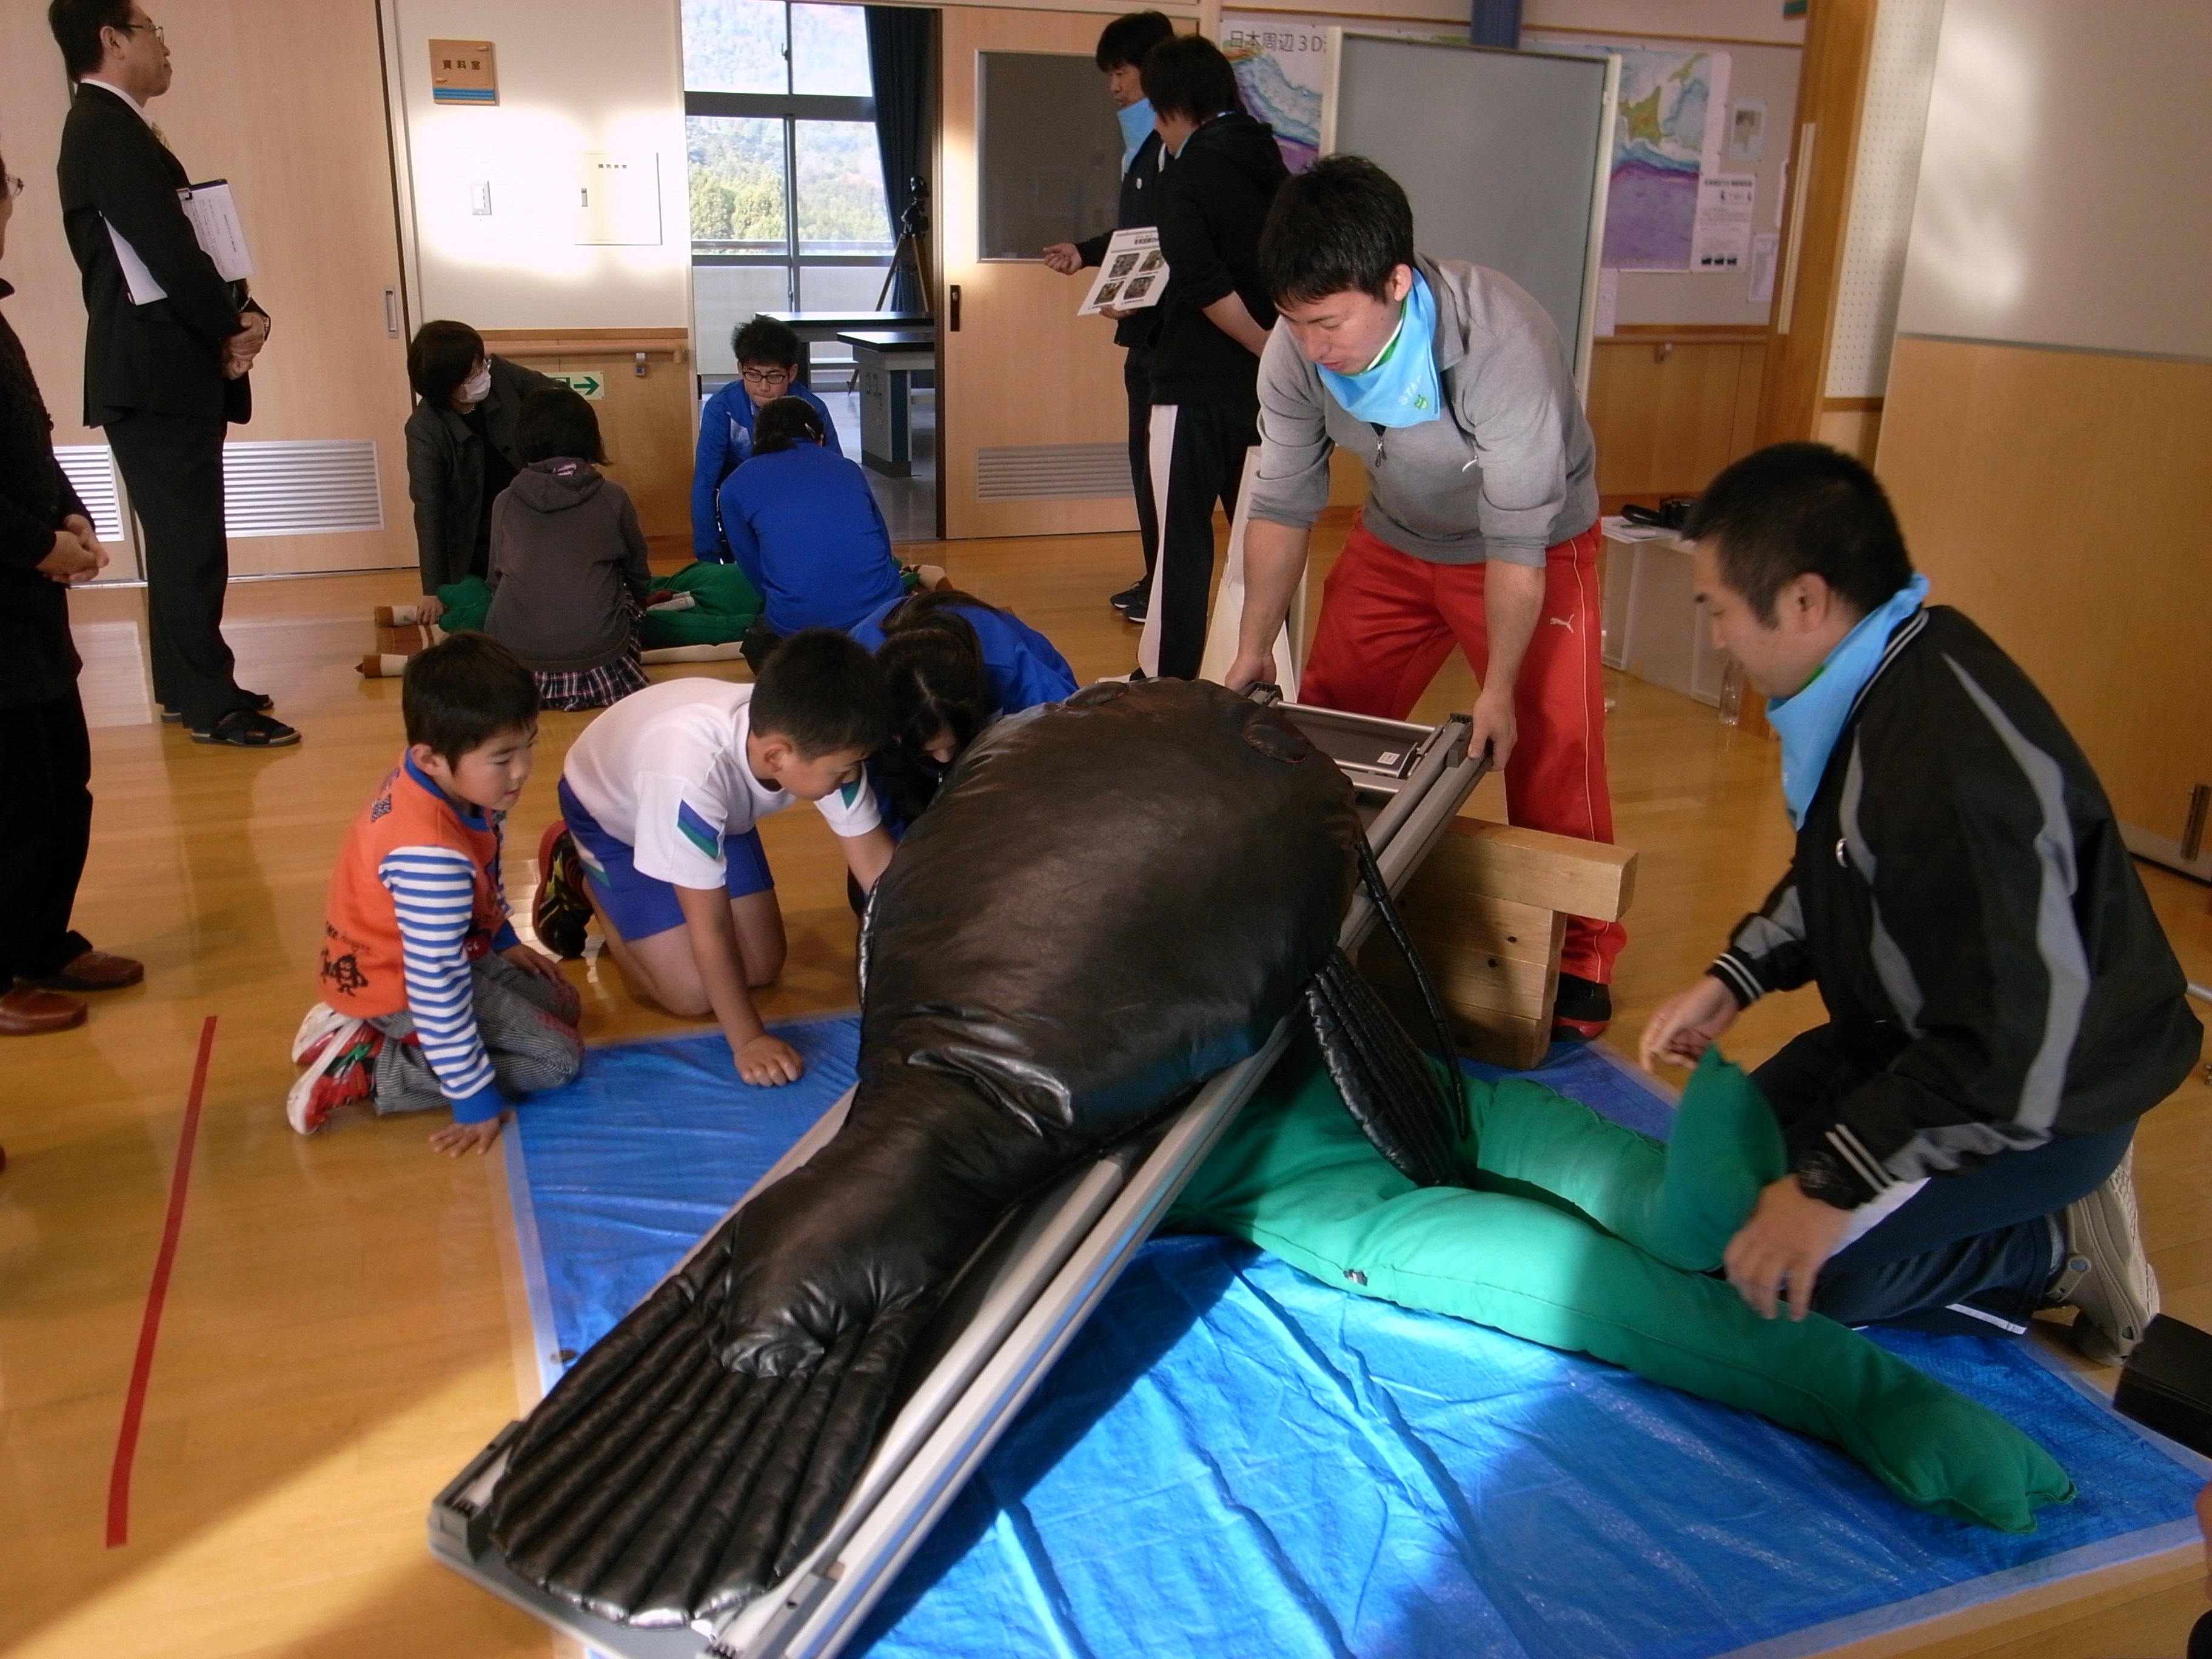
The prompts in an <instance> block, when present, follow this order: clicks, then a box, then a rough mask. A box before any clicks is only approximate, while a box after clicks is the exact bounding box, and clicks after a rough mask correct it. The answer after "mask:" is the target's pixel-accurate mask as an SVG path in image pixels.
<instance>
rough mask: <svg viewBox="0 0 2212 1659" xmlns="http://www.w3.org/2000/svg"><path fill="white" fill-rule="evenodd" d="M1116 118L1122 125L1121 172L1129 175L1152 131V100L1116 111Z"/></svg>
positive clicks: (1143, 99) (1146, 99) (1142, 100)
mask: <svg viewBox="0 0 2212 1659" xmlns="http://www.w3.org/2000/svg"><path fill="white" fill-rule="evenodd" d="M1114 118H1115V120H1116V121H1119V122H1120V123H1121V171H1122V172H1124V173H1127V171H1128V170H1129V167H1130V164H1131V163H1133V161H1136V159H1137V152H1138V151H1139V150H1140V149H1143V148H1144V147H1145V138H1146V135H1147V134H1149V133H1150V132H1151V131H1152V100H1151V99H1149V98H1139V100H1137V101H1136V102H1135V103H1133V104H1132V105H1130V106H1128V108H1127V109H1117V110H1115V112H1114Z"/></svg>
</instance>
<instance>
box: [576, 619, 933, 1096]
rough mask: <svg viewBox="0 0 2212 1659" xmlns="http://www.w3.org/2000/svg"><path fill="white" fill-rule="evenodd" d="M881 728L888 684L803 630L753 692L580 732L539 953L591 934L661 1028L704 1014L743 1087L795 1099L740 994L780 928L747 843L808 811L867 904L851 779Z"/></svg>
mask: <svg viewBox="0 0 2212 1659" xmlns="http://www.w3.org/2000/svg"><path fill="white" fill-rule="evenodd" d="M889 728H890V694H889V693H888V691H887V690H885V687H884V676H883V671H882V670H881V669H879V668H878V666H877V665H876V660H875V659H874V658H873V657H872V656H870V655H869V654H868V653H867V652H866V650H865V649H863V648H862V647H860V646H859V645H857V644H855V643H854V641H853V640H852V639H851V638H850V636H848V635H845V634H842V633H839V632H837V631H836V630H835V629H826V628H810V629H801V630H800V631H799V632H798V633H795V634H793V635H791V636H790V637H789V638H788V639H786V640H785V641H782V642H781V645H779V646H778V647H776V650H775V654H774V655H773V656H771V657H770V658H769V659H768V661H767V662H766V663H764V664H763V665H762V667H761V669H760V678H759V679H758V681H757V683H756V684H751V685H738V684H731V683H729V682H727V681H725V680H711V679H678V680H668V681H665V682H664V683H662V684H659V685H655V686H652V687H650V688H648V689H647V690H643V691H639V692H636V693H635V694H633V695H632V696H627V697H624V698H623V700H622V701H621V702H618V703H617V704H615V706H614V707H613V708H610V709H608V710H607V712H606V713H605V714H602V715H600V716H599V719H597V720H594V721H592V724H591V725H590V726H587V727H586V728H585V731H584V734H583V735H582V736H581V737H580V738H577V739H576V741H575V743H574V745H573V746H571V747H570V749H569V750H568V762H567V763H566V764H565V765H564V766H563V767H562V775H561V790H560V797H561V817H560V818H559V819H556V821H555V822H554V823H551V824H550V825H549V826H548V827H547V829H546V831H545V836H544V840H543V841H542V842H540V844H539V847H538V901H537V903H536V905H535V907H534V908H533V912H532V918H533V921H534V922H535V925H536V927H537V929H538V938H539V939H543V940H544V942H545V944H546V945H547V946H548V948H550V949H551V950H554V951H558V952H559V953H560V954H561V955H562V956H564V957H580V956H581V955H583V953H584V931H585V928H586V926H587V925H589V924H590V923H592V922H593V921H596V922H597V923H598V924H599V927H600V929H601V931H602V932H603V933H605V937H606V941H607V948H608V949H609V950H610V951H612V952H613V953H614V957H615V960H616V961H617V962H618V963H621V964H622V970H623V978H624V979H626V980H627V981H629V985H630V988H631V989H633V990H634V991H636V992H638V993H640V994H642V995H644V996H647V997H649V998H651V999H652V1000H653V1001H654V1002H657V1003H659V1005H660V1006H662V1007H664V1008H665V1009H667V1010H668V1012H671V1013H672V1014H682V1015H687V1016H697V1015H702V1014H712V1015H713V1016H714V1018H715V1019H716V1020H718V1021H719V1022H720V1024H721V1027H722V1031H723V1034H724V1035H725V1036H727V1037H728V1038H729V1041H730V1051H731V1053H732V1054H733V1055H734V1056H735V1058H736V1062H737V1068H738V1076H740V1077H742V1078H743V1079H744V1080H745V1081H746V1082H747V1083H749V1084H752V1085H756V1086H761V1085H775V1084H781V1083H795V1082H797V1081H798V1079H799V1074H800V1073H801V1071H802V1070H803V1069H804V1067H803V1066H802V1065H801V1062H800V1060H799V1052H798V1050H796V1049H795V1048H792V1047H791V1045H790V1044H789V1043H787V1042H784V1041H783V1040H782V1039H781V1037H776V1036H770V1035H769V1031H768V1030H767V1028H766V1027H765V1026H763V1024H761V1018H760V1015H759V1014H758V1013H757V1012H756V1011H755V1010H754V1007H753V1000H752V995H751V992H750V988H749V987H753V986H760V985H766V984H768V983H769V982H770V981H773V980H774V979H775V976H776V975H778V974H780V973H781V972H782V971H783V956H784V935H783V913H782V912H781V910H780V909H778V908H777V907H776V902H775V881H774V878H772V877H771V876H770V875H769V867H768V859H767V856H766V854H763V852H762V850H761V840H760V832H759V831H758V830H757V829H755V828H754V825H755V824H757V823H758V822H759V821H760V820H761V819H762V818H763V817H766V816H767V815H768V814H769V813H770V812H775V811H781V810H782V809H783V808H784V807H787V806H789V805H791V804H792V803H793V801H794V800H811V801H812V802H813V803H814V805H815V807H816V809H817V811H820V812H821V814H822V816H823V817H824V818H825V819H827V820H828V821H829V828H830V829H832V830H833V831H835V832H836V836H837V837H838V845H839V847H840V848H842V851H843V853H844V855H845V864H846V866H847V868H848V870H849V871H850V872H851V873H852V876H853V879H854V881H855V882H857V883H859V884H860V887H861V889H862V890H864V891H865V890H868V889H871V888H872V887H873V886H874V885H875V882H876V878H877V877H878V876H879V875H881V874H882V873H883V871H884V866H886V865H888V864H889V863H890V859H891V838H890V834H889V833H888V832H887V831H886V830H885V829H884V827H883V819H882V815H881V813H880V812H879V811H878V808H877V805H876V799H875V795H874V793H873V792H872V790H871V789H870V788H869V787H868V785H867V783H866V781H865V780H864V779H863V778H862V776H861V763H863V762H864V761H866V759H867V758H868V757H869V756H870V755H872V754H873V753H874V752H875V751H876V749H877V748H878V745H879V744H881V743H882V742H883V741H884V735H885V733H886V732H888V730H889Z"/></svg>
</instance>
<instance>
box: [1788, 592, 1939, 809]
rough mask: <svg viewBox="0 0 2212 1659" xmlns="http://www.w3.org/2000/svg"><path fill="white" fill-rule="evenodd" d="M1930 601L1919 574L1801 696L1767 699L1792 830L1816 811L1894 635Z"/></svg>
mask: <svg viewBox="0 0 2212 1659" xmlns="http://www.w3.org/2000/svg"><path fill="white" fill-rule="evenodd" d="M1927 597H1928V578H1927V577H1925V576H1923V575H1919V574H1915V575H1914V577H1913V578H1912V580H1911V581H1909V582H1907V583H1906V584H1905V586H1903V587H1900V588H1899V589H1898V590H1897V592H1894V593H1893V594H1891V595H1890V596H1889V599H1888V600H1887V603H1885V604H1883V605H1881V606H1879V607H1877V608H1876V609H1875V610H1873V611H1869V612H1868V613H1867V614H1866V615H1865V616H1863V617H1860V618H1859V621H1858V625H1857V627H1856V628H1854V629H1851V631H1850V633H1848V634H1846V635H1844V637H1843V638H1842V639H1841V640H1840V641H1838V642H1837V645H1836V648H1835V649H1834V650H1832V651H1831V652H1830V653H1828V655H1827V658H1826V660H1825V661H1824V662H1822V663H1821V665H1820V667H1819V668H1817V669H1815V670H1814V672H1813V678H1811V679H1809V680H1808V681H1806V682H1805V684H1803V685H1802V686H1801V687H1799V688H1798V690H1796V693H1795V694H1793V695H1792V696H1787V697H1770V698H1768V699H1767V702H1766V722H1767V724H1768V725H1770V726H1772V727H1773V728H1774V733H1775V735H1776V736H1777V737H1778V738H1781V739H1782V802H1783V805H1784V807H1785V808H1787V809H1788V811H1789V813H1790V828H1791V829H1802V827H1803V826H1804V823H1805V814H1806V813H1807V812H1808V811H1811V810H1812V807H1813V797H1814V795H1815V794H1816V793H1819V791H1820V779H1821V776H1822V775H1823V774H1825V773H1826V771H1827V769H1828V757H1829V755H1830V754H1831V753H1832V751H1833V750H1834V749H1835V746H1836V739H1837V738H1839V737H1841V736H1842V735H1843V732H1844V722H1846V721H1847V720H1850V717H1851V710H1852V709H1853V708H1856V707H1857V704H1858V700H1859V693H1860V692H1861V691H1863V690H1865V689H1866V683H1867V682H1868V681H1869V680H1870V679H1872V678H1874V673H1875V670H1876V669H1877V668H1879V667H1881V659H1882V654H1883V653H1885V652H1886V651H1887V649H1888V648H1889V636H1890V635H1892V634H1893V633H1895V632H1896V631H1897V625H1898V624H1899V623H1901V622H1903V621H1904V620H1905V618H1906V617H1910V616H1911V614H1912V613H1913V612H1914V611H1917V610H1918V609H1920V602H1921V601H1922V600H1923V599H1926V598H1927Z"/></svg>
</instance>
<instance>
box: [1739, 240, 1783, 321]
mask: <svg viewBox="0 0 2212 1659" xmlns="http://www.w3.org/2000/svg"><path fill="white" fill-rule="evenodd" d="M1781 248H1782V236H1781V234H1780V233H1779V232H1778V231H1771V230H1762V231H1760V232H1759V234H1758V235H1756V236H1754V237H1753V238H1752V239H1751V291H1750V292H1749V293H1748V294H1747V295H1744V297H1745V298H1746V299H1747V300H1749V301H1751V302H1752V304H1753V305H1755V306H1763V305H1769V304H1771V303H1772V302H1773V300H1774V267H1775V265H1776V264H1778V263H1779V258H1778V256H1779V254H1780V252H1781Z"/></svg>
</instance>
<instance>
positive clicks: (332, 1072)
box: [284, 1019, 384, 1135]
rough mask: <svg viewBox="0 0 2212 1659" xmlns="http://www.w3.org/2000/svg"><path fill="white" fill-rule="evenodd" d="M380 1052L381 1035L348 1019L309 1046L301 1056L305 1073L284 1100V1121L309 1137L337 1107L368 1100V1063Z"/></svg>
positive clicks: (370, 1087) (363, 1023)
mask: <svg viewBox="0 0 2212 1659" xmlns="http://www.w3.org/2000/svg"><path fill="white" fill-rule="evenodd" d="M383 1048H384V1033H383V1032H381V1031H380V1030H377V1029H376V1028H375V1027H374V1026H373V1025H371V1024H369V1023H368V1021H367V1020H365V1019H349V1020H348V1021H346V1022H345V1024H343V1025H340V1026H337V1028H335V1029H334V1030H331V1031H330V1032H328V1033H327V1034H326V1035H325V1036H322V1037H321V1038H320V1039H319V1040H318V1041H316V1042H313V1043H311V1044H310V1045H309V1046H308V1048H307V1051H306V1052H305V1053H304V1054H301V1056H300V1059H301V1064H302V1065H304V1066H306V1067H307V1069H306V1070H305V1071H303V1072H301V1073H300V1077H299V1080H298V1081H297V1082H295V1084H293V1085H292V1092H291V1093H290V1094H289V1095H287V1096H286V1097H284V1116H285V1118H286V1120H287V1121H289V1123H290V1124H291V1126H292V1127H294V1128H295V1129H296V1130H298V1131H299V1132H300V1133H301V1134H303V1135H311V1134H313V1133H315V1131H316V1130H318V1129H319V1128H321V1127H323V1125H324V1124H325V1123H326V1122H328V1121H330V1115H331V1113H332V1112H335V1111H336V1110H337V1109H338V1108H339V1107H341V1106H350V1105H351V1104H352V1103H354V1102H355V1101H356V1100H367V1099H368V1097H369V1096H370V1094H371V1093H372V1092H373V1090H374V1077H373V1075H372V1074H371V1072H370V1069H369V1061H371V1060H374V1059H375V1058H376V1056H377V1055H378V1054H380V1053H381V1052H383Z"/></svg>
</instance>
